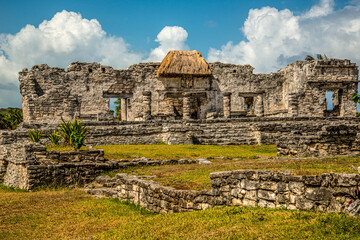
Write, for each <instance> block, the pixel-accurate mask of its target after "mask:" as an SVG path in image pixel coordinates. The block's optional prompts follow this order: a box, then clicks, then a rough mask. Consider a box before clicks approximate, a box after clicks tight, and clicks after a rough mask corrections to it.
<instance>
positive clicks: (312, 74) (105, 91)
mask: <svg viewBox="0 0 360 240" xmlns="http://www.w3.org/2000/svg"><path fill="white" fill-rule="evenodd" d="M19 80H20V91H21V94H22V107H23V112H24V122H25V123H54V122H59V121H60V119H61V117H63V118H64V119H69V120H70V119H73V118H75V117H76V118H79V119H82V120H86V121H108V120H112V119H113V113H112V112H110V111H109V98H121V119H122V120H123V121H147V120H176V119H214V118H230V119H232V118H238V117H254V116H256V117H340V118H341V117H355V116H356V104H355V103H354V102H353V101H352V94H353V93H355V92H356V90H357V85H358V67H357V66H356V65H355V64H354V63H351V62H350V61H349V60H339V59H326V60H320V61H298V62H295V63H292V64H289V65H288V66H287V67H285V68H283V69H281V70H279V71H277V72H276V73H270V74H254V73H253V67H251V66H249V65H244V66H241V65H233V64H224V63H219V62H217V63H210V64H209V63H207V62H206V61H205V60H204V59H203V57H202V56H201V54H200V53H199V52H196V51H170V52H169V54H168V55H167V56H166V57H165V58H164V60H163V62H162V63H140V64H136V65H132V66H130V67H129V68H128V69H126V70H115V69H113V68H111V67H108V66H102V65H100V64H98V63H79V62H76V63H72V64H71V65H70V66H69V67H68V68H67V70H66V71H65V70H64V69H62V68H55V67H49V66H47V65H46V64H42V65H36V66H33V67H32V69H31V70H27V69H23V70H22V71H21V72H20V73H19ZM326 92H328V94H330V95H332V99H331V100H329V99H328V101H331V102H332V104H330V105H332V106H333V108H332V109H328V107H327V106H328V105H329V103H327V100H326V97H325V95H326Z"/></svg>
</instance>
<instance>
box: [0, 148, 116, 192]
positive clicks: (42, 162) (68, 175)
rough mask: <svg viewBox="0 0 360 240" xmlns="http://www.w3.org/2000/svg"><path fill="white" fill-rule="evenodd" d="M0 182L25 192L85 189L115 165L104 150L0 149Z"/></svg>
mask: <svg viewBox="0 0 360 240" xmlns="http://www.w3.org/2000/svg"><path fill="white" fill-rule="evenodd" d="M0 148H1V149H0V150H1V154H0V180H1V181H3V182H4V184H5V185H7V186H10V187H15V188H21V189H27V190H30V189H33V188H36V187H40V186H59V185H64V186H71V185H79V186H82V185H83V184H85V183H88V182H90V181H92V180H94V178H95V177H96V176H98V175H99V174H101V173H102V172H104V171H110V170H112V169H114V167H115V164H114V163H112V162H109V161H106V160H105V159H104V151H103V150H99V149H93V150H88V151H80V152H57V151H49V152H48V151H46V147H45V146H43V145H40V144H35V143H29V144H24V143H16V144H11V145H2V146H0Z"/></svg>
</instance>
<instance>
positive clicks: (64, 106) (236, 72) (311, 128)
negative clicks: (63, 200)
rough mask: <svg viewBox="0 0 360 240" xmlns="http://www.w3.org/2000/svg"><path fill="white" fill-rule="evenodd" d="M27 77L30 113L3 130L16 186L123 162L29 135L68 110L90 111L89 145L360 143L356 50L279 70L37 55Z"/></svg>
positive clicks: (173, 55) (24, 88)
mask: <svg viewBox="0 0 360 240" xmlns="http://www.w3.org/2000/svg"><path fill="white" fill-rule="evenodd" d="M19 80H20V92H21V95H22V108H23V114H24V123H22V124H21V126H20V127H19V128H18V129H16V130H14V131H6V130H1V131H0V181H5V183H6V184H7V185H9V186H15V187H20V188H25V189H31V188H33V187H35V186H38V185H42V184H44V183H46V182H47V181H48V180H50V179H53V180H54V181H53V182H52V183H56V184H57V183H60V182H63V183H65V184H67V185H69V184H80V185H83V184H84V183H86V182H89V181H91V180H92V179H94V177H95V176H96V175H98V174H99V173H101V172H103V171H107V170H111V169H113V168H114V166H115V168H116V164H115V165H114V163H111V162H107V161H105V160H104V159H103V156H100V155H101V152H100V153H95V152H90V153H88V154H89V155H90V156H95V155H96V156H97V157H95V158H91V157H89V158H88V160H85V161H78V160H76V159H79V157H80V156H77V155H76V154H75V155H71V154H70V155H66V154H65V155H62V154H61V153H47V152H46V151H45V152H44V149H43V148H41V147H35V148H36V149H37V150H36V149H35V150H34V149H33V147H29V146H28V145H26V144H27V142H29V137H28V133H27V131H28V130H30V129H39V130H41V131H43V133H44V135H45V134H46V133H50V132H51V131H53V130H54V129H55V128H56V127H57V124H58V123H59V122H60V121H61V118H63V119H65V120H72V119H74V118H78V119H80V120H82V122H83V123H84V124H85V125H86V126H87V127H88V128H89V136H88V138H87V140H86V144H88V145H103V144H156V143H160V142H165V143H167V144H219V145H225V144H276V145H277V148H278V151H279V154H281V155H295V156H336V155H356V154H359V150H360V131H359V130H360V129H359V121H360V120H359V119H358V118H356V104H355V103H354V102H353V101H352V95H353V94H354V93H355V92H356V90H357V87H358V67H357V66H356V65H355V64H354V63H351V62H350V61H349V60H340V59H324V60H319V61H315V60H314V61H297V62H295V63H291V64H289V65H288V66H287V67H285V68H283V69H280V70H279V71H277V72H276V73H270V74H254V73H253V67H251V66H249V65H234V64H224V63H219V62H216V63H207V62H206V61H205V60H204V59H203V58H202V56H201V54H200V53H199V52H197V51H170V52H169V53H168V55H167V56H166V57H165V58H164V60H163V61H162V62H161V63H139V64H135V65H132V66H130V67H129V68H128V69H124V70H116V69H113V68H112V67H109V66H103V65H101V64H98V63H79V62H75V63H72V64H71V65H70V66H69V67H68V68H67V69H66V71H65V70H64V69H62V68H56V67H49V66H48V65H46V64H41V65H35V66H33V67H32V69H30V70H28V69H23V70H22V71H21V72H20V73H19ZM329 96H331V97H329ZM110 98H120V99H121V121H114V113H113V112H112V111H110V109H109V99H110ZM42 141H43V142H46V139H43V140H42ZM31 146H32V145H31ZM40 148H41V149H40ZM39 149H40V150H41V151H40V150H39ZM39 152H41V153H39ZM94 154H95V155H94ZM97 154H100V155H97ZM38 156H40V158H39V157H38ZM66 156H67V157H66ZM66 159H67V160H66ZM74 159H75V160H74ZM84 159H87V157H85V158H84ZM89 159H90V160H89ZM91 159H92V160H91ZM34 176H35V177H34ZM36 179H37V180H36Z"/></svg>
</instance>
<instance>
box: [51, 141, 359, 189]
mask: <svg viewBox="0 0 360 240" xmlns="http://www.w3.org/2000/svg"><path fill="white" fill-rule="evenodd" d="M96 148H101V149H104V151H105V158H107V159H109V160H118V159H132V158H136V157H147V158H153V159H163V160H164V159H180V158H209V159H210V161H211V162H212V164H210V165H198V164H192V165H182V166H181V167H179V166H178V165H163V166H154V167H144V166H142V167H133V168H128V169H125V170H120V171H115V172H111V173H109V174H110V175H112V176H114V175H115V174H116V173H120V172H122V173H128V174H135V175H148V176H149V175H150V176H155V179H154V180H155V181H157V182H160V183H162V184H163V185H165V186H172V187H175V188H177V189H194V190H201V189H210V188H211V185H210V177H209V175H210V173H211V172H218V171H231V170H236V169H269V170H276V171H279V170H281V171H287V172H290V173H292V174H298V175H305V174H310V175H311V174H322V173H329V172H339V173H341V172H344V173H357V167H358V166H360V158H355V157H353V158H345V157H337V158H312V159H309V158H307V159H296V158H275V156H276V152H277V150H276V147H275V146H274V145H260V146H259V145H255V146H248V145H243V146H214V145H107V146H98V147H96ZM57 150H63V149H61V148H60V149H57ZM217 157H228V159H226V158H225V159H224V158H223V159H219V158H217Z"/></svg>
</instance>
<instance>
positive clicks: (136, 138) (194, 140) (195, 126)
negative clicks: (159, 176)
mask: <svg viewBox="0 0 360 240" xmlns="http://www.w3.org/2000/svg"><path fill="white" fill-rule="evenodd" d="M359 123H360V119H358V118H329V117H327V118H299V117H298V118H260V117H258V118H237V119H214V120H186V121H184V120H172V121H145V122H142V121H141V122H140V121H135V122H88V123H85V124H86V125H87V127H88V128H89V135H88V137H87V139H86V144H87V145H111V144H157V143H161V142H164V143H167V144H213V145H230V144H231V145H241V144H276V145H277V148H278V151H279V154H281V155H295V156H336V155H354V154H358V153H359V149H360V142H359V141H360V135H359V134H360V129H359ZM34 127H38V128H39V129H41V130H42V131H43V132H44V133H43V136H44V137H43V139H42V142H43V143H49V142H48V141H49V140H48V139H47V138H46V137H45V136H46V133H49V132H51V131H53V130H54V129H55V126H47V125H43V126H39V125H38V126H33V125H27V124H23V128H19V129H17V130H15V131H0V146H1V145H2V144H5V145H7V144H11V143H12V142H29V136H28V133H27V131H28V130H29V129H32V128H34Z"/></svg>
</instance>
